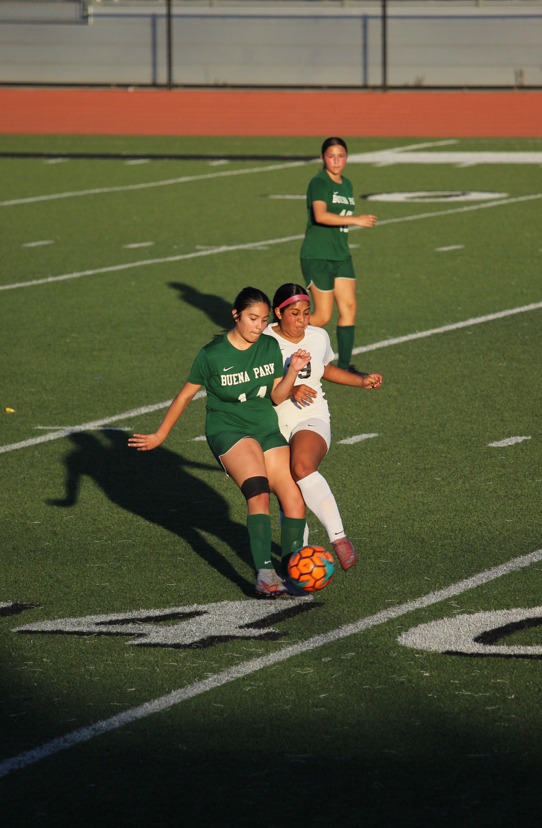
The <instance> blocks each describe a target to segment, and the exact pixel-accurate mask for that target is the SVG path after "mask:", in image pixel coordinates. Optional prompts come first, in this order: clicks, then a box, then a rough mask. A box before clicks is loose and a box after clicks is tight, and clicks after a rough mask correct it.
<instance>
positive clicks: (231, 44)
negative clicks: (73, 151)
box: [0, 0, 542, 88]
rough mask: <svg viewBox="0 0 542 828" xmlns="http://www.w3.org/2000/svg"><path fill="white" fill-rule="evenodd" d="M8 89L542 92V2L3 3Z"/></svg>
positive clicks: (2, 53) (0, 34) (1, 78)
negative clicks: (44, 86) (113, 87)
mask: <svg viewBox="0 0 542 828" xmlns="http://www.w3.org/2000/svg"><path fill="white" fill-rule="evenodd" d="M67 23H71V24H73V25H66V24H67ZM23 24H24V25H23ZM75 24H77V25H75ZM0 83H2V84H4V85H6V84H48V85H54V84H62V85H67V84H77V85H117V86H123V85H125V86H136V85H137V86H149V85H151V86H163V85H165V86H167V85H179V86H185V87H191V86H215V87H223V86H229V87H236V86H237V87H240V86H242V87H256V86H257V87H275V88H277V87H303V88H310V87H314V88H322V87H328V88H333V87H341V88H372V87H375V88H376V87H379V88H381V87H392V88H406V87H416V88H424V87H425V88H458V87H459V88H484V87H487V88H507V87H518V86H522V87H526V88H540V87H542V2H540V0H531V2H528V0H523V2H513V0H508V2H498V0H496V1H495V2H490V1H489V0H485V2H484V1H483V0H478V2H476V0H471V2H468V0H432V2H431V0H425V2H424V0H420V2H416V3H411V2H407V0H395V2H390V0H373V2H370V0H368V1H367V2H363V0H342V2H341V0H327V2H323V0H304V1H303V0H289V1H288V0H286V1H284V0H283V2H282V3H281V2H280V1H279V0H277V1H276V2H254V0H252V2H251V0H244V2H243V0H237V2H235V0H214V2H213V0H211V2H197V0H195V1H194V2H177V3H172V2H171V0H154V1H153V0H147V2H122V0H121V2H94V3H93V4H91V3H90V0H89V2H88V4H87V2H84V0H63V1H62V2H52V0H31V2H30V0H18V2H17V1H16V0H0Z"/></svg>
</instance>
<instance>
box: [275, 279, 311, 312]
mask: <svg viewBox="0 0 542 828" xmlns="http://www.w3.org/2000/svg"><path fill="white" fill-rule="evenodd" d="M292 296H307V288H304V287H301V285H295V284H294V283H293V282H288V283H287V284H285V285H281V286H280V287H279V288H277V290H276V291H275V295H274V296H273V316H274V320H275V322H278V321H279V318H278V316H277V308H279V307H280V306H281V305H282V303H283V302H286V301H287V300H288V299H291V298H292Z"/></svg>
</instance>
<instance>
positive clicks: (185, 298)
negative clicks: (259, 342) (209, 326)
mask: <svg viewBox="0 0 542 828" xmlns="http://www.w3.org/2000/svg"><path fill="white" fill-rule="evenodd" d="M169 286H170V287H172V288H175V290H177V291H179V299H180V300H181V302H186V303H187V304H188V305H192V307H193V308H196V310H199V311H202V312H203V313H205V314H206V315H207V316H208V317H209V319H210V320H211V322H212V323H213V324H214V325H216V326H217V327H218V328H221V329H222V328H231V326H232V315H231V303H230V302H226V300H225V299H222V297H221V296H216V295H214V294H212V293H201V292H200V291H199V290H197V288H195V287H193V286H192V285H187V284H185V283H184V282H169Z"/></svg>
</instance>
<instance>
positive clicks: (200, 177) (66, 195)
mask: <svg viewBox="0 0 542 828" xmlns="http://www.w3.org/2000/svg"><path fill="white" fill-rule="evenodd" d="M315 160H316V159H315ZM313 163H314V161H288V162H284V163H283V164H269V165H268V166H266V167H248V168H247V169H243V170H224V171H223V172H215V173H203V174H201V175H184V176H182V178H169V179H166V180H164V181H146V182H142V183H140V184H123V185H121V186H118V187H96V188H94V189H92V190H74V191H72V192H67V193H51V194H50V195H41V196H30V197H28V198H12V199H11V200H10V201H0V207H13V206H14V205H16V204H35V203H36V202H39V201H54V200H55V199H58V198H74V197H76V196H88V195H101V194H102V193H122V192H126V190H148V189H151V188H153V187H168V186H170V185H171V184H186V183H187V182H190V181H205V180H206V179H209V178H224V177H225V176H231V175H249V174H250V173H260V172H272V171H273V170H285V169H287V168H288V167H303V166H306V165H307V164H313Z"/></svg>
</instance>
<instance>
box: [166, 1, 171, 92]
mask: <svg viewBox="0 0 542 828" xmlns="http://www.w3.org/2000/svg"><path fill="white" fill-rule="evenodd" d="M171 5H172V0H166V55H167V87H168V89H171V87H172V85H173V26H172V19H171Z"/></svg>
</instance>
